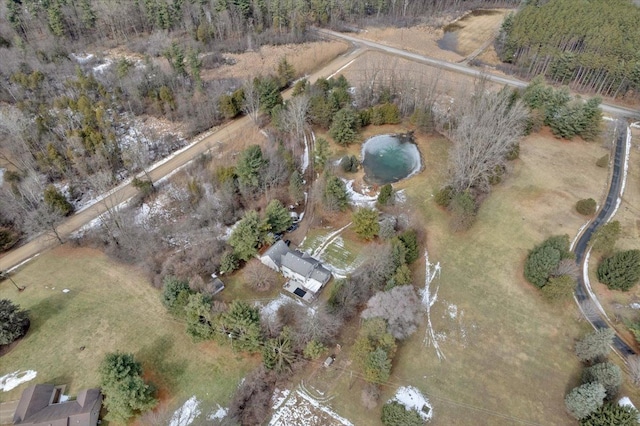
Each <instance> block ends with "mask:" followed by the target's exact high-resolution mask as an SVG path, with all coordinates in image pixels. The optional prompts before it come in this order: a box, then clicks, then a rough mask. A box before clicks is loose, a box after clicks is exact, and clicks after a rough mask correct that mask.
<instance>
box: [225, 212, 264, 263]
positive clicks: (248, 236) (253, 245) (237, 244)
mask: <svg viewBox="0 0 640 426" xmlns="http://www.w3.org/2000/svg"><path fill="white" fill-rule="evenodd" d="M263 235H264V232H263V226H262V224H261V221H260V218H259V217H258V213H257V212H256V211H255V210H250V211H248V212H247V213H246V214H245V215H244V217H243V218H242V220H240V222H238V224H237V225H236V227H235V228H234V230H233V232H232V233H231V236H230V237H229V245H230V246H231V247H233V253H234V255H235V256H236V257H237V258H238V259H240V260H244V261H247V260H249V259H251V258H252V257H253V256H254V255H255V254H256V253H258V247H259V246H260V244H261V243H262V239H263Z"/></svg>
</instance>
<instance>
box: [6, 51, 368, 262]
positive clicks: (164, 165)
mask: <svg viewBox="0 0 640 426" xmlns="http://www.w3.org/2000/svg"><path fill="white" fill-rule="evenodd" d="M362 53H363V49H360V48H357V47H356V48H352V49H350V50H349V51H347V52H346V53H345V54H343V55H340V56H338V57H337V58H336V59H334V60H333V61H331V62H330V63H329V64H327V65H326V66H324V67H322V68H321V69H319V70H318V71H316V72H314V73H313V74H311V75H309V76H306V77H307V79H308V80H309V81H310V82H312V83H313V82H314V81H315V80H317V79H318V78H320V77H325V76H328V75H331V74H333V73H335V72H337V71H339V70H341V69H343V68H345V67H346V66H348V65H350V64H351V63H352V62H353V61H354V60H355V59H356V58H357V57H358V56H359V55H360V54H362ZM290 96H291V90H287V91H285V92H284V93H283V97H284V98H285V99H286V98H288V97H290ZM253 125H254V124H253V122H252V121H251V119H250V118H249V117H242V118H239V119H236V120H233V121H231V122H229V123H227V124H225V125H223V126H220V127H219V128H218V129H216V131H215V132H205V133H203V134H201V135H199V136H198V137H196V138H194V139H193V142H192V143H191V144H190V145H189V146H188V147H186V148H183V149H182V150H181V151H179V152H178V153H176V154H173V155H172V156H171V157H170V158H169V159H166V160H163V161H160V162H158V163H156V164H155V165H153V166H152V167H151V168H150V169H148V170H147V174H148V175H149V177H150V178H151V180H152V181H153V182H157V181H158V180H160V179H162V178H163V177H164V176H166V175H168V174H170V173H172V172H173V171H175V170H177V169H179V168H181V167H183V166H184V165H186V164H187V163H189V162H190V161H191V160H193V159H195V158H197V157H198V156H199V155H201V154H203V153H205V152H207V151H208V150H209V149H211V148H212V147H214V146H216V144H219V143H220V139H222V138H223V137H224V139H229V137H230V136H231V138H232V137H233V135H236V134H239V133H240V131H241V130H242V129H243V128H245V127H246V126H253ZM222 135H224V136H222ZM139 176H141V177H142V173H141V174H140V175H139ZM137 192H138V190H137V189H136V188H134V187H133V186H132V185H131V180H127V181H125V182H124V183H122V184H120V185H119V186H118V187H116V188H114V189H112V190H111V191H109V192H107V193H106V194H103V195H102V196H100V197H99V201H98V202H96V203H95V204H93V205H92V206H90V207H88V208H86V209H82V210H80V211H78V212H77V213H75V214H73V215H72V216H71V217H69V218H68V219H67V220H65V221H64V222H63V223H62V224H61V225H59V226H58V228H57V231H58V234H59V235H60V236H61V237H62V238H63V239H64V238H66V237H68V236H69V235H71V234H72V233H73V232H75V231H77V230H79V229H80V228H82V227H83V226H84V225H86V224H88V223H89V222H91V221H93V220H95V219H97V218H98V217H99V216H100V215H101V214H103V213H105V212H106V211H107V210H109V209H112V208H114V207H116V206H119V205H120V204H122V203H124V202H126V201H128V200H130V199H131V198H132V197H133V196H134V195H136V194H137ZM57 245H58V242H57V240H56V238H55V237H53V236H52V235H50V234H48V233H45V234H42V235H40V236H38V237H36V238H34V239H33V240H31V241H29V242H28V243H26V244H23V245H21V246H19V247H16V248H14V249H13V250H10V251H9V252H7V253H5V254H4V255H2V257H0V271H6V270H10V269H11V268H14V267H16V266H18V265H20V264H22V263H23V262H25V261H28V260H29V259H31V258H33V257H34V256H37V255H38V254H39V253H41V252H42V251H44V250H47V249H50V248H52V247H55V246H57Z"/></svg>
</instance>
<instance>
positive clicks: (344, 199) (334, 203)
mask: <svg viewBox="0 0 640 426" xmlns="http://www.w3.org/2000/svg"><path fill="white" fill-rule="evenodd" d="M325 179H326V181H325V185H324V192H323V194H322V199H323V202H324V205H325V206H326V207H327V208H328V209H329V210H340V211H345V210H346V209H347V205H348V204H349V194H348V193H347V187H346V186H345V184H344V182H343V181H342V180H341V179H340V178H339V177H337V176H334V175H328V176H325Z"/></svg>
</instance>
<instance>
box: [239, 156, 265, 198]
mask: <svg viewBox="0 0 640 426" xmlns="http://www.w3.org/2000/svg"><path fill="white" fill-rule="evenodd" d="M266 164H267V160H266V159H265V158H264V157H263V155H262V149H260V146H259V145H251V146H250V147H249V148H247V149H245V150H244V151H242V153H240V156H239V158H238V163H237V164H236V175H237V176H238V182H239V183H240V185H244V186H246V187H249V188H257V187H258V186H260V183H261V181H262V179H261V172H262V168H263V167H264V166H265V165H266Z"/></svg>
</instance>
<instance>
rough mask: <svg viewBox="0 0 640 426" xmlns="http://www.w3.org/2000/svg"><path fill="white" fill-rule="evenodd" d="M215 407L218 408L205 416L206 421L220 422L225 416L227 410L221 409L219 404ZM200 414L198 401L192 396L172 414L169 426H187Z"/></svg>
mask: <svg viewBox="0 0 640 426" xmlns="http://www.w3.org/2000/svg"><path fill="white" fill-rule="evenodd" d="M216 405H217V406H218V408H217V409H216V410H215V411H213V412H211V413H209V414H208V415H207V419H208V420H220V419H223V418H224V417H225V416H226V415H227V411H228V409H227V408H224V407H221V406H220V405H219V404H216ZM201 414H202V409H201V407H200V401H199V400H198V398H197V397H196V396H195V395H194V396H192V397H191V398H189V399H188V400H186V401H185V403H184V404H182V406H181V407H180V408H178V409H177V410H176V411H174V412H173V415H172V416H171V420H170V422H169V426H189V425H190V424H191V423H193V422H194V421H195V420H196V419H197V418H198V417H199V416H200V415H201Z"/></svg>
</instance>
